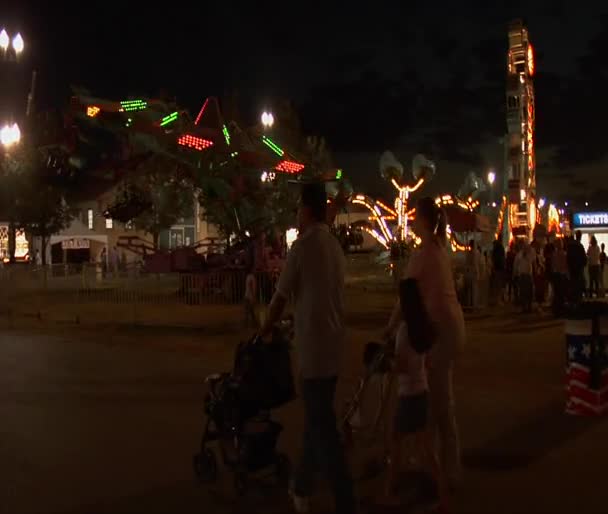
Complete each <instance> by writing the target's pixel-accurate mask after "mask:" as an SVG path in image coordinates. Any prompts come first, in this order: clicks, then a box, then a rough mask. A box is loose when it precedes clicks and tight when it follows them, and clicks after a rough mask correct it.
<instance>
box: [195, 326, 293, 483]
mask: <svg viewBox="0 0 608 514" xmlns="http://www.w3.org/2000/svg"><path fill="white" fill-rule="evenodd" d="M205 383H206V384H207V386H208V393H207V395H206V397H205V407H204V411H205V417H206V420H205V428H204V431H203V436H202V439H201V447H200V451H199V452H198V453H197V454H196V455H195V456H194V458H193V464H194V471H195V473H196V476H197V477H198V478H199V480H200V481H201V482H206V483H208V482H213V481H215V480H216V479H217V475H218V464H217V459H216V457H215V453H214V451H213V450H212V449H211V448H209V444H208V443H211V442H213V441H216V442H217V446H218V448H219V452H220V454H221V456H222V460H223V462H224V465H225V466H226V467H227V468H229V469H230V470H231V471H232V472H233V473H234V487H235V489H236V491H237V493H238V494H239V495H242V494H244V493H245V491H246V489H247V476H248V474H249V473H254V472H257V471H260V470H262V469H264V468H271V469H272V471H273V474H274V476H275V477H276V479H277V480H278V483H279V484H281V485H284V486H285V487H286V486H287V485H288V481H289V478H290V473H291V465H290V462H289V459H288V458H287V456H285V455H283V454H281V453H278V452H277V451H276V445H277V442H278V439H279V435H280V434H281V431H282V430H283V426H282V425H281V424H280V423H278V422H276V421H273V420H272V419H271V416H270V411H271V410H272V409H276V408H278V407H281V406H282V405H284V404H286V403H288V402H289V401H291V400H292V399H293V398H294V397H295V387H294V381H293V375H292V370H291V358H290V351H289V342H288V341H287V340H286V338H285V336H284V335H283V334H282V333H281V331H280V330H275V332H274V334H273V337H272V342H271V343H264V342H263V341H261V340H259V339H258V338H254V339H252V340H250V341H248V342H245V343H241V344H240V345H239V346H238V348H237V350H236V355H235V359H234V367H233V370H232V372H230V373H221V374H214V375H210V376H208V377H207V378H206V379H205Z"/></svg>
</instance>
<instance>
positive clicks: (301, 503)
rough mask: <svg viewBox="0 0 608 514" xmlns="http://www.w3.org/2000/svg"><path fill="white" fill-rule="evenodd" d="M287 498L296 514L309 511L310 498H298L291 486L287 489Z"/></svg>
mask: <svg viewBox="0 0 608 514" xmlns="http://www.w3.org/2000/svg"><path fill="white" fill-rule="evenodd" d="M289 496H290V498H291V501H292V503H293V508H294V510H295V511H296V512H297V513H304V512H309V511H310V497H309V496H298V495H297V494H296V493H295V491H294V488H293V484H292V485H291V486H290V487H289Z"/></svg>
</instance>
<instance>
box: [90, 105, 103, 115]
mask: <svg viewBox="0 0 608 514" xmlns="http://www.w3.org/2000/svg"><path fill="white" fill-rule="evenodd" d="M99 111H101V109H100V108H99V107H97V106H96V105H89V106H88V107H87V116H88V117H89V118H94V117H95V116H97V115H98V114H99Z"/></svg>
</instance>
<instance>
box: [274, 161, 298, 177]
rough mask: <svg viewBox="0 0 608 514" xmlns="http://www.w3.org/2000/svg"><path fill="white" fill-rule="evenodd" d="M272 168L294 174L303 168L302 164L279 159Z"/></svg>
mask: <svg viewBox="0 0 608 514" xmlns="http://www.w3.org/2000/svg"><path fill="white" fill-rule="evenodd" d="M274 169H275V170H277V171H282V172H283V173H291V174H296V173H300V171H302V170H303V169H304V164H300V163H299V162H294V161H281V162H280V163H279V164H277V165H276V166H275V168H274Z"/></svg>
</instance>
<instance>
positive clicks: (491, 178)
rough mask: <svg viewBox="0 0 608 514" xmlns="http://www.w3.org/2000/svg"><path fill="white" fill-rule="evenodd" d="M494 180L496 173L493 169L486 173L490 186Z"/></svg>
mask: <svg viewBox="0 0 608 514" xmlns="http://www.w3.org/2000/svg"><path fill="white" fill-rule="evenodd" d="M495 180H496V173H494V172H493V171H490V172H489V173H488V184H490V185H491V186H492V185H494V181H495Z"/></svg>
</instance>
